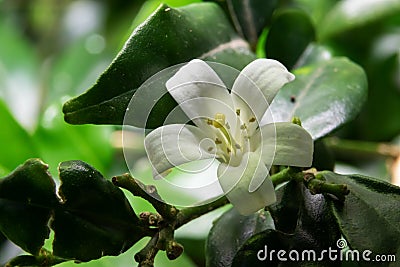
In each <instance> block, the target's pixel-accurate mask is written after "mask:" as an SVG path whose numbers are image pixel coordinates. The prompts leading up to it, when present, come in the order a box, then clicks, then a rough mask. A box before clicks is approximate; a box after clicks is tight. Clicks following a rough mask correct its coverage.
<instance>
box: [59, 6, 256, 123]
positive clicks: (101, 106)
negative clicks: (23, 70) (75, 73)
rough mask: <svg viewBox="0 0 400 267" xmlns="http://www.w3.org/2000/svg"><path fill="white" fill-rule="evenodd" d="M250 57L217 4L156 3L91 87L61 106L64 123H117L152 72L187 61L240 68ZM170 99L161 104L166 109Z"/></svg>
mask: <svg viewBox="0 0 400 267" xmlns="http://www.w3.org/2000/svg"><path fill="white" fill-rule="evenodd" d="M254 57H255V56H254V55H253V54H252V53H251V52H249V50H248V44H247V43H246V42H245V41H244V40H242V39H240V38H239V37H238V35H237V34H236V33H235V31H234V30H233V28H232V27H231V25H230V23H229V21H228V20H227V19H226V17H225V15H224V13H223V11H222V10H221V9H220V8H219V7H218V5H216V4H213V3H199V4H193V5H188V6H185V7H181V8H171V7H168V6H166V5H162V6H160V7H159V8H158V9H157V11H155V12H154V13H153V14H152V16H150V17H149V18H148V19H147V20H146V21H145V22H143V23H142V24H141V25H140V26H139V27H138V28H136V29H135V30H134V31H133V33H132V35H131V37H130V38H129V40H128V41H127V42H126V44H125V46H124V48H123V50H122V51H121V52H120V53H119V54H118V55H117V57H116V58H115V59H114V61H113V62H112V63H111V65H110V66H109V67H108V69H107V70H106V71H105V72H104V73H103V74H102V75H101V76H100V77H99V79H98V81H97V82H96V84H95V85H93V87H92V88H90V89H89V90H88V91H87V92H85V93H84V94H82V95H80V96H78V97H76V98H74V99H71V100H70V101H68V102H67V103H65V104H64V107H63V112H64V115H65V120H66V121H67V122H69V123H72V124H84V123H94V124H122V121H123V118H124V114H125V111H126V107H127V106H128V103H129V101H130V99H131V97H132V95H133V94H134V93H135V91H136V89H137V88H138V87H139V86H140V85H141V84H142V83H143V82H144V81H145V80H147V79H148V78H150V77H151V76H152V75H153V74H155V73H157V72H158V71H160V70H162V69H165V68H167V67H169V66H172V65H175V64H178V63H182V62H187V61H189V60H190V59H193V58H202V59H204V60H212V61H218V62H221V63H227V64H231V65H233V66H234V67H236V68H242V67H244V66H245V65H246V64H247V63H249V62H250V61H252V60H253V59H254ZM170 100H171V99H169V102H168V103H167V104H165V105H167V106H168V105H171V102H170ZM173 104H174V103H173ZM168 108H169V107H167V109H168Z"/></svg>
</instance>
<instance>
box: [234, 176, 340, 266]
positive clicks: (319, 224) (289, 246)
mask: <svg viewBox="0 0 400 267" xmlns="http://www.w3.org/2000/svg"><path fill="white" fill-rule="evenodd" d="M286 186H289V187H288V188H287V189H285V193H286V194H289V192H290V191H291V192H293V193H295V194H296V195H297V196H296V197H295V198H294V199H293V200H292V201H290V203H292V205H291V207H290V206H287V205H286V203H284V202H282V203H280V204H278V205H276V206H275V207H272V212H273V214H274V220H275V221H276V222H278V224H277V226H279V227H280V228H281V229H282V230H289V232H287V231H285V232H283V231H279V230H271V229H268V230H265V231H263V232H260V233H257V234H256V235H254V236H252V237H251V238H250V239H248V240H247V241H246V243H245V244H244V245H243V246H242V247H241V248H240V250H239V251H238V253H237V254H236V255H235V258H234V260H233V264H232V266H266V265H267V264H268V266H270V265H271V266H293V261H281V262H280V261H278V259H277V257H276V254H275V255H274V258H273V259H272V261H271V258H269V256H270V255H271V254H270V253H269V252H270V251H271V250H273V249H274V250H275V251H279V250H285V251H286V254H285V258H288V253H289V251H292V250H296V251H298V252H301V251H304V250H308V251H309V250H313V251H315V252H316V253H315V255H317V256H316V258H315V259H317V258H318V257H319V255H320V254H321V253H322V251H323V250H326V249H327V248H329V247H334V246H335V245H336V241H337V240H338V239H339V238H340V231H339V228H338V227H337V225H336V221H335V218H334V216H333V214H332V211H331V209H330V206H329V204H328V202H327V201H326V200H325V198H324V196H323V195H311V193H310V192H309V190H308V189H306V188H305V187H304V186H303V184H296V183H294V182H291V183H289V184H287V185H286ZM299 193H300V195H301V198H302V199H300V201H296V200H297V198H298V197H299V196H298V195H299ZM287 196H288V195H287ZM286 200H287V199H286V198H283V199H282V201H286ZM296 202H297V205H298V207H295V206H296ZM284 206H285V207H286V208H285V209H282V207H284ZM277 207H278V209H277ZM274 209H275V211H274ZM276 209H277V210H276ZM296 210H298V211H297V212H296ZM277 211H278V212H277ZM283 211H286V213H285V212H283ZM292 212H293V213H292ZM293 217H298V220H297V223H296V227H295V229H294V231H293V232H291V231H290V227H289V228H288V227H286V226H285V227H282V226H283V223H285V222H284V221H285V220H287V219H289V220H290V221H292V219H293ZM260 250H261V251H265V250H267V251H266V252H267V254H265V253H263V252H261V253H260V254H258V253H259V251H260ZM258 256H260V257H263V256H266V259H265V260H266V261H267V262H265V261H261V260H259V259H258ZM311 259H312V258H311ZM324 260H325V261H319V262H317V261H316V260H309V261H301V262H296V266H324V267H326V266H337V264H338V263H337V262H334V261H330V259H329V258H328V257H326V258H325V259H324Z"/></svg>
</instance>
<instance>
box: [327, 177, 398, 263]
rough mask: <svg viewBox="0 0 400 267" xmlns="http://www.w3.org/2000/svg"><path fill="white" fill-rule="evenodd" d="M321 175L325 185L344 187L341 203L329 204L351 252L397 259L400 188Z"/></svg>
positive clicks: (372, 181) (333, 202)
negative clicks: (346, 191)
mask: <svg viewBox="0 0 400 267" xmlns="http://www.w3.org/2000/svg"><path fill="white" fill-rule="evenodd" d="M321 174H322V175H323V177H324V178H325V179H326V180H327V181H328V182H331V183H338V184H339V183H340V184H347V185H348V188H349V190H350V194H349V195H348V196H346V200H345V201H344V203H341V202H336V201H330V202H331V209H332V211H333V214H334V216H335V217H336V220H337V222H338V224H339V227H340V228H341V232H342V234H343V236H344V237H345V238H346V240H347V241H348V243H349V246H350V247H351V249H356V250H358V251H364V250H370V251H372V252H373V254H385V255H389V254H393V255H396V258H399V257H400V224H399V222H400V213H399V212H398V210H399V206H400V188H399V187H397V186H394V185H391V184H389V183H387V182H384V181H382V180H377V179H374V178H370V177H366V176H361V175H339V174H336V173H333V172H328V171H324V172H321ZM371 258H372V256H371ZM363 266H364V265H363ZM365 266H366V265H365ZM368 266H369V265H368Z"/></svg>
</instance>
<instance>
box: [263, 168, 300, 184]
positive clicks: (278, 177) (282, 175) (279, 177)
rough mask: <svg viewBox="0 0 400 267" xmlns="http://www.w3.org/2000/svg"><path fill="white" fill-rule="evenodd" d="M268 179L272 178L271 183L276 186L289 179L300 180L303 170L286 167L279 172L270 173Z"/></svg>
mask: <svg viewBox="0 0 400 267" xmlns="http://www.w3.org/2000/svg"><path fill="white" fill-rule="evenodd" d="M270 179H271V180H272V183H273V184H274V186H275V187H276V186H278V185H280V184H282V183H284V182H288V181H290V180H302V179H303V172H302V171H301V169H299V168H296V167H287V168H285V169H283V170H281V171H280V172H278V173H275V174H273V175H271V177H270Z"/></svg>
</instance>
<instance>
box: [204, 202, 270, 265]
mask: <svg viewBox="0 0 400 267" xmlns="http://www.w3.org/2000/svg"><path fill="white" fill-rule="evenodd" d="M273 227H274V226H273V221H272V219H271V217H270V215H269V213H268V212H266V211H259V212H257V213H254V214H252V215H250V216H243V215H240V214H239V213H238V212H237V211H236V210H235V209H233V208H232V209H230V210H228V211H227V212H225V213H224V214H223V215H222V216H221V217H220V218H219V219H218V220H217V221H216V222H215V223H214V226H213V227H212V228H211V231H210V234H209V236H208V239H207V243H206V253H207V258H206V266H209V267H225V266H230V265H231V263H232V260H233V258H234V256H235V254H236V252H237V251H238V250H239V248H240V246H241V245H242V244H243V243H245V242H246V240H247V239H248V238H250V237H251V236H253V235H254V234H256V233H259V232H261V231H264V230H265V229H270V228H273Z"/></svg>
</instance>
